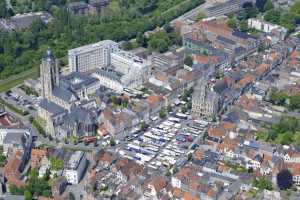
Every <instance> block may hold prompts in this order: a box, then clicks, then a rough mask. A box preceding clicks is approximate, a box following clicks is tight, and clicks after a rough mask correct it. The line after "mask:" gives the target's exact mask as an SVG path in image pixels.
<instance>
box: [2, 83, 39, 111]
mask: <svg viewBox="0 0 300 200" xmlns="http://www.w3.org/2000/svg"><path fill="white" fill-rule="evenodd" d="M1 98H2V99H3V100H5V101H6V102H7V103H9V104H11V105H13V106H15V107H16V108H18V109H21V110H23V111H28V112H29V113H30V114H35V113H36V111H37V108H38V104H39V102H40V97H36V96H34V95H27V94H25V92H24V91H23V90H22V89H21V88H14V89H13V90H10V91H8V92H5V93H2V94H1Z"/></svg>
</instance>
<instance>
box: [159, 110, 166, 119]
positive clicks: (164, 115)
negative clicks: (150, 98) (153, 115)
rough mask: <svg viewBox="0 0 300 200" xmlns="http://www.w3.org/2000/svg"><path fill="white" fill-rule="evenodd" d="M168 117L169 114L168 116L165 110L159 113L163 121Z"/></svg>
mask: <svg viewBox="0 0 300 200" xmlns="http://www.w3.org/2000/svg"><path fill="white" fill-rule="evenodd" d="M166 116H167V114H166V111H165V109H163V108H162V109H161V110H160V111H159V117H160V118H161V119H163V118H165V117H166Z"/></svg>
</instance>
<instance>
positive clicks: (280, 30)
mask: <svg viewBox="0 0 300 200" xmlns="http://www.w3.org/2000/svg"><path fill="white" fill-rule="evenodd" d="M248 27H250V28H254V29H256V30H259V31H263V32H265V33H277V35H278V37H279V38H278V39H279V40H284V38H285V36H286V34H287V29H286V28H284V27H282V26H279V25H277V24H272V23H269V22H266V21H263V20H261V19H254V18H250V19H248ZM271 39H272V38H271Z"/></svg>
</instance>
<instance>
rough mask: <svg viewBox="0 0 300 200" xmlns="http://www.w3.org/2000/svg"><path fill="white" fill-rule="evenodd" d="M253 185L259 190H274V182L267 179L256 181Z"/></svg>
mask: <svg viewBox="0 0 300 200" xmlns="http://www.w3.org/2000/svg"><path fill="white" fill-rule="evenodd" d="M253 185H254V186H255V187H257V188H258V189H259V190H272V182H271V181H269V180H268V179H267V178H266V177H262V178H259V179H254V181H253Z"/></svg>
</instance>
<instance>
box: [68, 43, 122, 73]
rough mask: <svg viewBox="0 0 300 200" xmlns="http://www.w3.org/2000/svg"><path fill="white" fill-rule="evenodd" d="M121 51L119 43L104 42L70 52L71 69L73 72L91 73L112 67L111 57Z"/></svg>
mask: <svg viewBox="0 0 300 200" xmlns="http://www.w3.org/2000/svg"><path fill="white" fill-rule="evenodd" d="M118 49H119V45H118V43H116V42H114V41H111V40H103V41H100V42H97V43H94V44H89V45H85V46H82V47H78V48H75V49H71V50H69V52H68V57H69V69H70V71H71V72H75V71H77V72H89V71H91V70H93V69H97V68H102V67H107V66H108V65H110V62H111V61H110V55H111V53H112V52H115V51H117V50H118Z"/></svg>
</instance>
